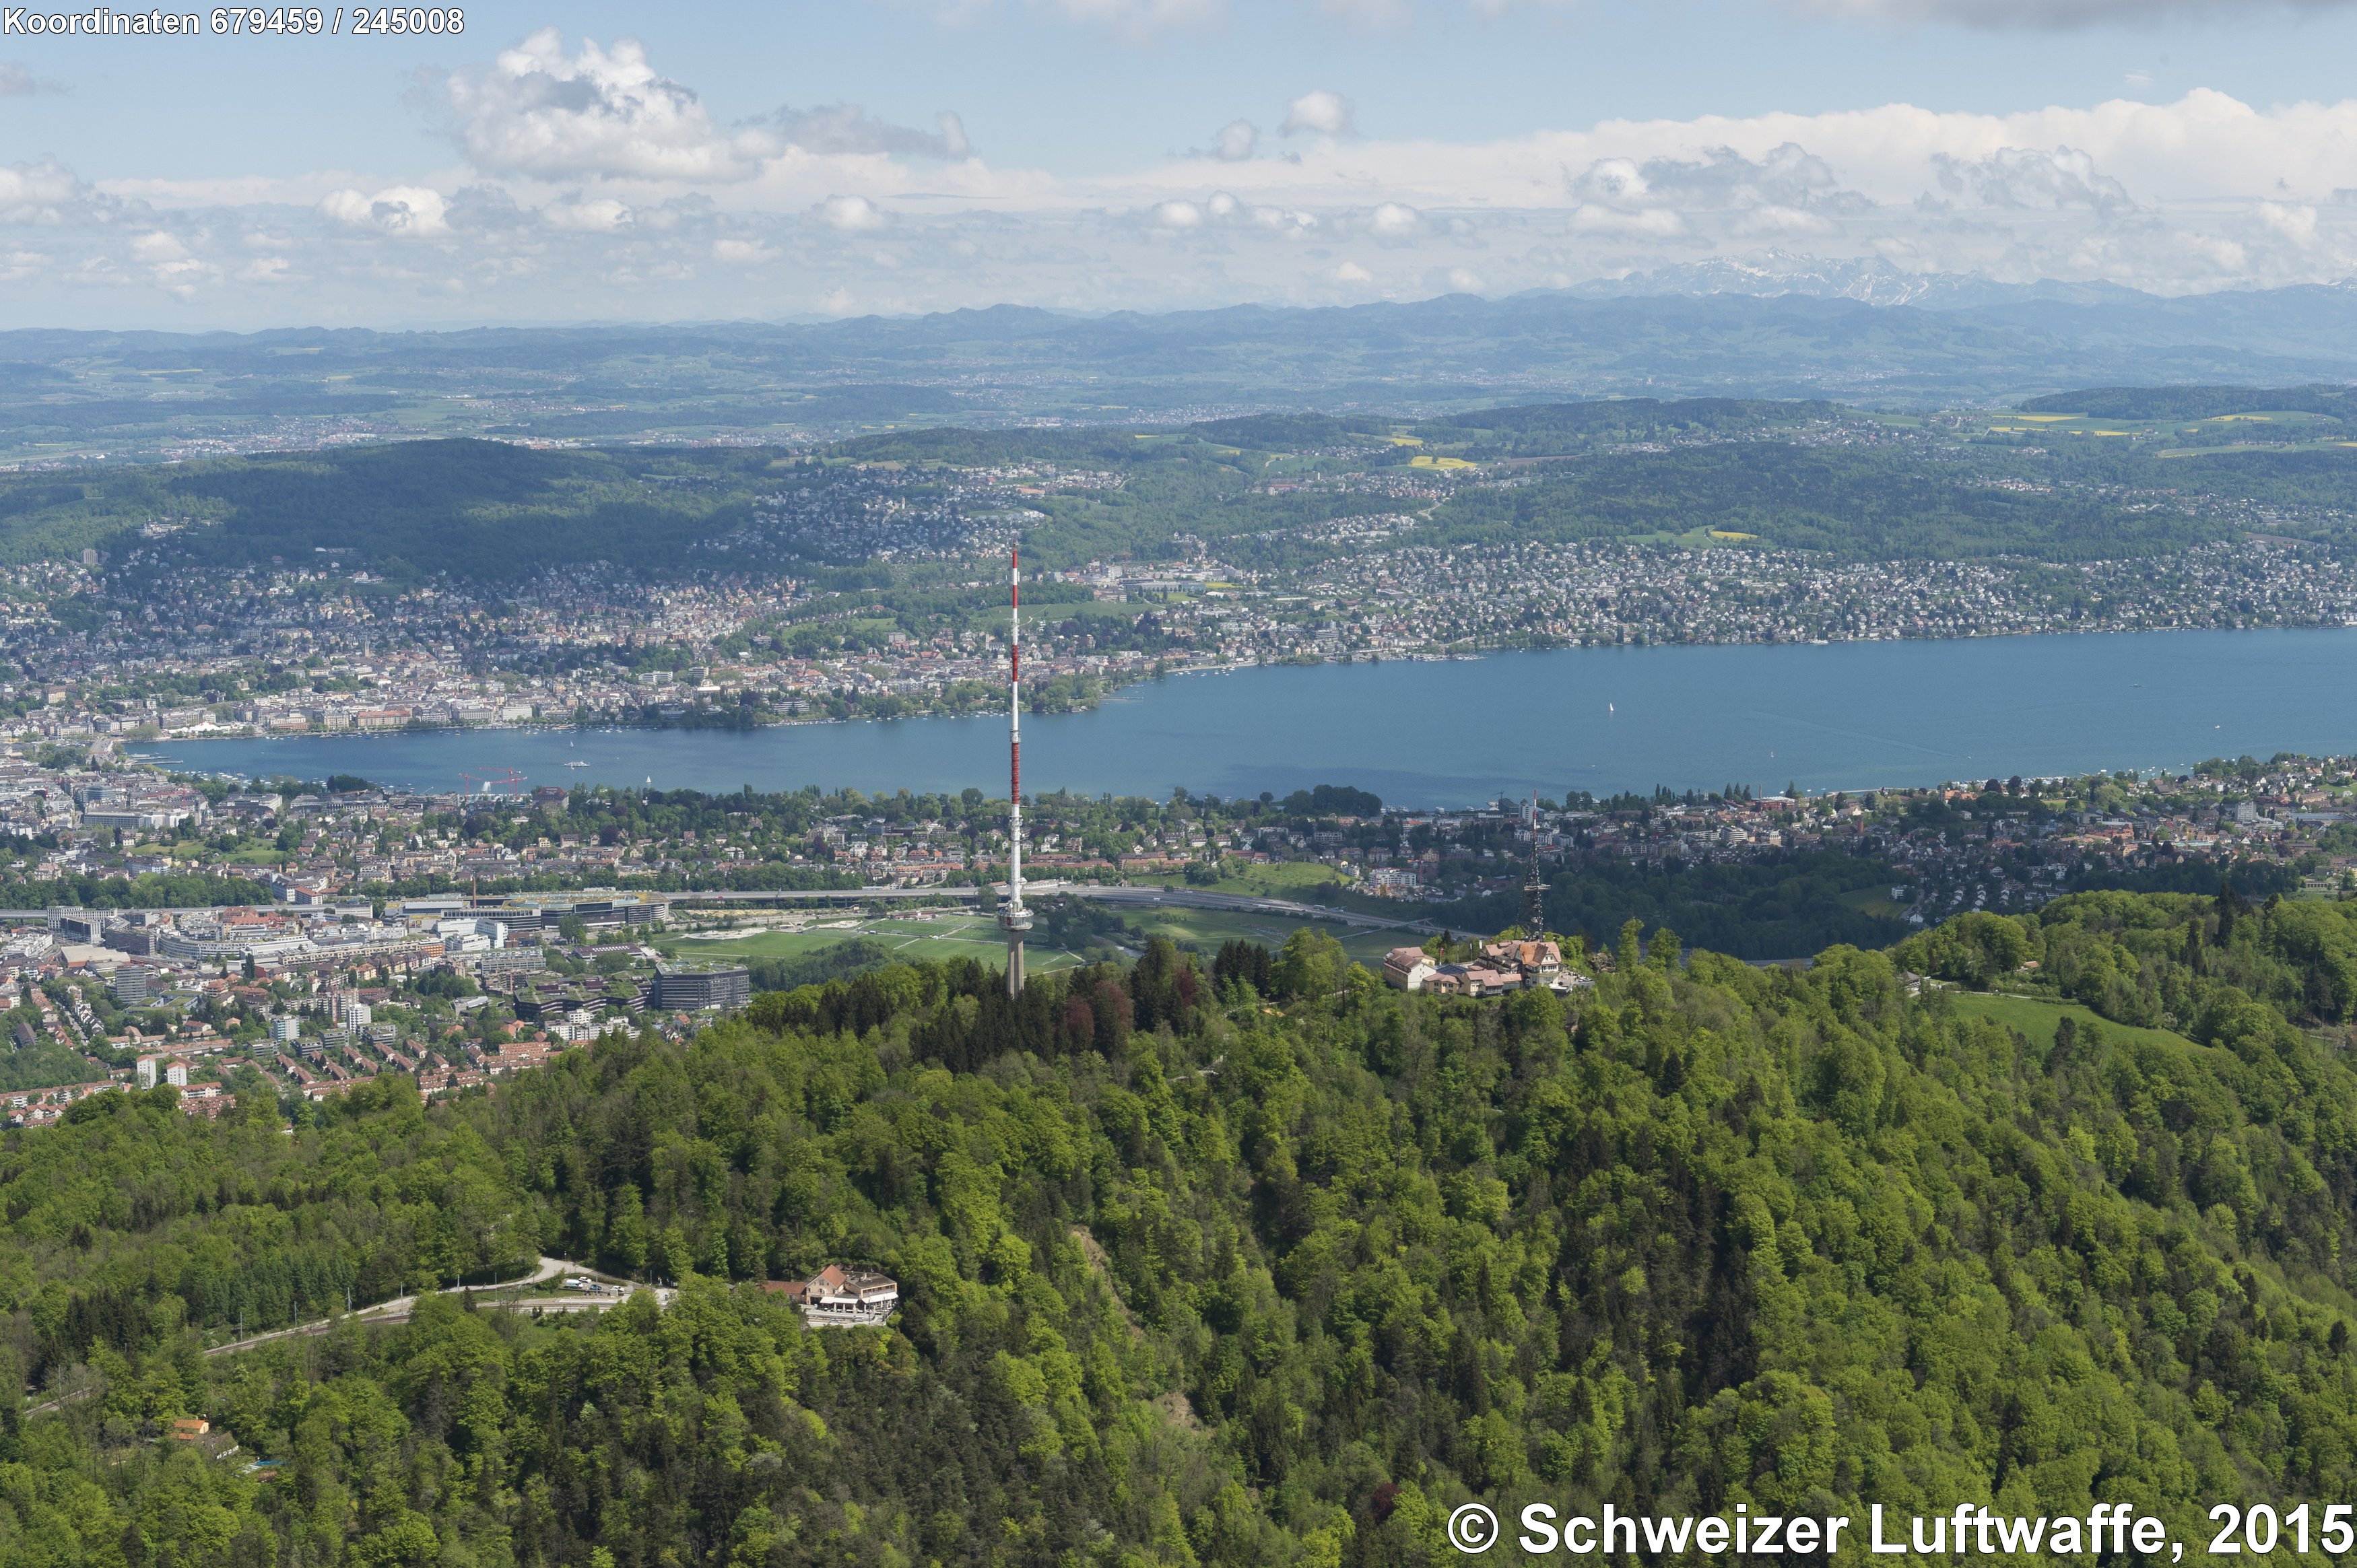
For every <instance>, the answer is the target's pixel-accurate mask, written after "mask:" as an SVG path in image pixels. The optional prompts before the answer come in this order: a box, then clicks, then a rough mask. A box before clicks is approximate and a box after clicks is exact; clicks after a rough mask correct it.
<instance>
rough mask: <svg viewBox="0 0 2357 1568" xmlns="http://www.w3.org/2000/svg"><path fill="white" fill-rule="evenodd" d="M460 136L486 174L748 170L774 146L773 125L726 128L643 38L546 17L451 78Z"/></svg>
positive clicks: (725, 174) (721, 173)
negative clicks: (573, 36) (546, 23)
mask: <svg viewBox="0 0 2357 1568" xmlns="http://www.w3.org/2000/svg"><path fill="white" fill-rule="evenodd" d="M444 91H445V92H446V93H447V97H448V101H449V107H450V110H451V112H452V113H453V114H454V115H455V116H456V117H457V141H458V145H459V146H460V147H461V148H462V149H463V150H464V151H465V152H466V154H467V156H468V158H470V159H471V160H472V161H473V162H474V164H475V166H476V167H478V168H479V169H481V170H483V171H484V172H485V173H487V174H495V175H522V176H529V177H537V178H542V179H585V178H586V179H598V178H640V179H677V180H694V181H699V182H704V183H725V182H727V181H732V180H739V179H748V178H750V177H752V176H753V175H754V174H755V173H757V172H758V171H759V166H760V161H761V159H762V158H763V157H764V156H768V155H770V154H771V153H773V152H775V151H776V150H777V149H776V144H775V142H774V141H773V139H772V138H771V137H770V135H768V134H766V133H761V132H754V131H744V132H737V133H735V134H728V133H724V132H722V131H721V130H720V129H719V128H718V127H716V125H714V124H713V123H712V117H711V115H710V114H709V113H706V112H705V107H704V104H703V102H702V101H701V100H699V99H698V98H697V97H696V95H695V94H694V92H693V91H690V90H689V89H687V88H686V87H683V86H682V85H681V84H680V83H678V82H676V81H672V80H671V79H670V78H668V77H665V76H662V75H659V74H657V72H656V71H655V69H654V68H653V66H651V65H650V64H649V63H648V61H647V51H646V48H645V46H644V45H642V44H640V43H639V42H638V40H636V39H635V38H624V39H622V40H621V41H619V43H617V44H615V46H614V48H613V49H612V51H611V52H608V51H607V50H605V49H602V48H598V46H597V44H596V43H594V42H592V41H590V40H588V39H586V38H585V39H584V40H582V44H581V48H580V50H579V52H578V53H576V54H573V55H567V54H566V53H565V38H564V35H563V34H561V33H559V32H558V31H557V30H556V29H555V28H554V27H544V28H543V29H541V30H540V31H539V32H536V33H534V34H533V35H532V36H531V37H530V38H526V39H525V40H524V41H523V42H522V44H520V45H518V46H517V47H516V48H511V49H506V50H503V51H501V53H500V56H499V59H497V60H496V61H495V62H493V65H492V67H491V69H490V70H487V71H456V72H453V73H452V74H451V75H450V76H449V77H448V78H447V80H446V81H445V82H444Z"/></svg>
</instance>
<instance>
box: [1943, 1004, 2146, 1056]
mask: <svg viewBox="0 0 2357 1568" xmlns="http://www.w3.org/2000/svg"><path fill="white" fill-rule="evenodd" d="M1955 999H1956V1010H1957V1011H1958V1012H1962V1013H1978V1014H1979V1015H1982V1016H1983V1017H1985V1018H1990V1019H1994V1020H1995V1021H1996V1022H1997V1023H2000V1024H2003V1025H2004V1026H2006V1027H2007V1028H2009V1029H2014V1030H2018V1032H2019V1033H2020V1034H2021V1036H2022V1037H2023V1038H2025V1039H2027V1040H2029V1041H2030V1042H2031V1043H2033V1044H2035V1045H2037V1046H2040V1047H2046V1046H2050V1045H2052V1044H2053V1043H2054V1026H2056V1025H2057V1024H2060V1023H2061V1021H2062V1020H2063V1019H2064V1018H2069V1019H2071V1020H2072V1022H2073V1023H2075V1024H2077V1025H2078V1026H2079V1027H2081V1028H2086V1027H2088V1026H2091V1025H2092V1026H2094V1027H2095V1028H2097V1029H2100V1030H2102V1031H2103V1032H2104V1034H2106V1035H2111V1036H2119V1037H2122V1038H2125V1039H2131V1040H2149V1041H2153V1042H2156V1043H2161V1044H2171V1045H2179V1046H2190V1045H2191V1044H2193V1042H2192V1041H2190V1040H2189V1039H2187V1038H2186V1037H2185V1036H2182V1035H2178V1034H2172V1033H2170V1032H2169V1030H2167V1029H2140V1028H2137V1027H2136V1026H2133V1025H2129V1024H2115V1023H2113V1022H2112V1021H2111V1020H2110V1019H2109V1018H2102V1017H2098V1016H2096V1015H2095V1014H2094V1013H2093V1011H2092V1010H2090V1009H2088V1008H2085V1007H2082V1006H2080V1005H2079V1004H2077V1003H2075V1002H2040V1001H2036V1000H2034V999H2032V998H2030V997H2028V996H2001V995H1992V994H1988V993H1982V992H1976V991H1964V992H1958V993H1955Z"/></svg>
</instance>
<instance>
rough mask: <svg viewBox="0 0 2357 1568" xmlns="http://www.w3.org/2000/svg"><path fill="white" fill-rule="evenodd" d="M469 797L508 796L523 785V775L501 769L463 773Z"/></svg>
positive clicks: (512, 769)
mask: <svg viewBox="0 0 2357 1568" xmlns="http://www.w3.org/2000/svg"><path fill="white" fill-rule="evenodd" d="M458 777H459V778H461V779H465V780H466V781H467V793H468V794H469V795H506V794H510V793H512V792H513V791H514V790H515V789H518V788H519V787H521V786H522V783H523V775H522V774H521V773H518V772H517V771H516V770H515V769H514V768H496V769H491V770H488V771H485V772H481V773H461V774H460V775H458Z"/></svg>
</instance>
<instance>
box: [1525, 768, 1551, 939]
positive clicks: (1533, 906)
mask: <svg viewBox="0 0 2357 1568" xmlns="http://www.w3.org/2000/svg"><path fill="white" fill-rule="evenodd" d="M1546 890H1547V885H1546V884H1545V883H1544V882H1542V881H1540V880H1539V792H1538V791H1537V790H1535V789H1534V790H1532V791H1531V869H1530V872H1529V874H1528V875H1526V876H1525V877H1524V878H1523V932H1524V934H1525V935H1527V936H1528V937H1530V938H1531V940H1534V941H1535V940H1538V938H1539V936H1540V935H1541V934H1542V933H1544V931H1545V929H1546Z"/></svg>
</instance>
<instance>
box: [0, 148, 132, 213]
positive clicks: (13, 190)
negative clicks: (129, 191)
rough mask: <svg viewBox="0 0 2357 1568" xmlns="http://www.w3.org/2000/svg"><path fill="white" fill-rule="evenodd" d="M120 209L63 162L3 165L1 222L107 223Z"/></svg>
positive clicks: (0, 169)
mask: <svg viewBox="0 0 2357 1568" xmlns="http://www.w3.org/2000/svg"><path fill="white" fill-rule="evenodd" d="M119 209H120V203H118V202H116V201H114V200H113V199H110V198H108V197H106V196H104V195H102V194H101V193H100V192H99V191H97V190H95V189H93V188H91V185H90V184H89V182H88V181H86V180H84V179H83V178H82V177H81V176H80V175H77V174H76V173H74V172H73V170H71V169H70V168H68V167H66V166H64V165H63V164H59V163H38V164H0V223H23V224H31V225H38V226H40V227H43V228H59V227H64V226H67V225H70V224H81V223H93V222H104V221H106V220H108V219H109V218H111V217H113V216H114V215H115V214H116V212H117V211H118V210H119Z"/></svg>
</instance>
